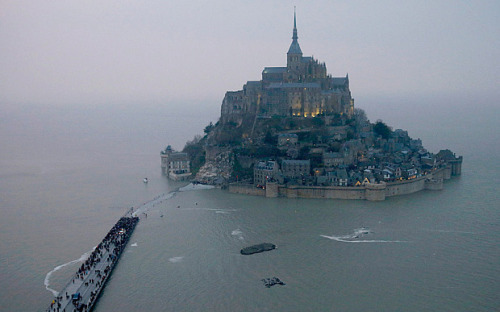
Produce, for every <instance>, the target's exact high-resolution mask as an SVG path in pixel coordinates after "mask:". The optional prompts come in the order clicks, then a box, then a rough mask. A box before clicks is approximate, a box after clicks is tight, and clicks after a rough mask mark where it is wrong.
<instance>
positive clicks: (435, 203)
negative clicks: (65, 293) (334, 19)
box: [0, 100, 500, 311]
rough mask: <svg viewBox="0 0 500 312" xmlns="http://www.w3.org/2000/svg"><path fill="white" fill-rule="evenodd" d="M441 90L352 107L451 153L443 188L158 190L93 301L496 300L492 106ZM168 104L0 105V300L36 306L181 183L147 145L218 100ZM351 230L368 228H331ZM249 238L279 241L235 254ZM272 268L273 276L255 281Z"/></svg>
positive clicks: (202, 304)
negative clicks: (263, 192)
mask: <svg viewBox="0 0 500 312" xmlns="http://www.w3.org/2000/svg"><path fill="white" fill-rule="evenodd" d="M358 103H359V100H358ZM439 103H440V105H436V103H432V102H425V104H422V105H419V106H418V107H417V106H416V105H411V107H412V110H409V111H408V112H406V113H405V112H400V111H398V110H397V109H395V108H397V106H396V105H395V103H391V102H390V101H385V102H384V106H382V105H376V104H377V103H374V104H373V106H372V107H364V108H365V109H366V111H367V113H368V116H369V117H370V119H371V120H375V119H378V118H382V119H383V120H384V121H386V122H387V123H388V124H390V125H393V126H394V127H395V128H404V129H408V130H409V133H410V135H411V136H412V137H420V138H422V139H423V142H424V146H426V147H428V148H429V149H430V150H431V151H433V152H437V151H438V149H439V148H440V147H443V148H450V149H452V150H453V151H455V152H457V154H460V155H463V156H464V157H465V163H464V166H463V174H462V176H461V177H460V178H458V179H454V180H452V181H449V182H448V183H446V184H445V189H444V190H443V191H441V192H421V193H418V194H414V195H411V196H401V197H396V198H390V199H389V200H386V201H384V202H380V203H372V202H366V201H338V200H336V201H328V200H301V199H293V200H292V199H266V198H259V197H246V196H241V195H234V194H228V193H226V192H224V191H221V190H200V191H186V192H175V193H172V194H173V195H171V197H170V198H169V199H167V200H165V201H163V202H162V203H161V204H157V205H155V206H154V207H152V206H149V211H148V217H147V218H144V217H143V218H142V220H141V222H140V223H139V225H138V227H137V229H136V231H135V233H134V235H133V236H132V238H131V245H129V246H128V247H127V249H126V253H125V254H124V255H123V257H122V259H121V261H120V263H119V264H118V266H117V268H116V269H115V271H114V273H113V276H112V278H111V280H110V282H109V283H108V285H107V286H106V289H105V291H104V294H103V296H102V297H101V299H100V301H99V303H98V305H97V306H96V311H117V310H122V311H236V310H238V311H360V310H366V311H495V310H499V309H500V302H499V299H498V295H497V294H498V293H500V285H499V278H500V262H499V261H498V259H500V244H499V241H500V234H499V228H500V213H499V211H498V200H499V196H498V191H499V189H498V185H499V184H498V183H499V182H500V181H499V179H498V174H499V173H500V168H499V164H498V161H496V157H497V155H499V154H500V149H499V147H498V145H497V142H500V138H499V135H498V132H499V130H500V129H499V126H498V122H497V120H496V116H498V115H499V109H498V108H497V107H496V106H497V105H493V104H491V105H489V106H486V109H483V110H478V109H477V108H475V109H468V108H467V106H466V105H464V104H463V103H458V104H457V102H454V103H445V104H443V103H442V101H440V102H439ZM452 104H453V105H458V108H459V109H454V110H453V111H452V110H451V109H450V108H451V107H452V106H451V105H452ZM181 107H182V106H179V108H178V109H177V111H179V112H182V111H184V108H181ZM172 111H176V110H172V109H168V110H167V109H164V108H161V107H154V106H149V107H134V106H127V107H117V106H114V107H113V106H112V107H110V108H107V109H103V108H96V107H88V108H81V107H80V108H78V109H75V108H55V107H51V108H49V109H41V108H28V107H15V108H12V107H11V108H9V107H7V108H2V109H1V114H2V116H3V117H2V118H4V120H5V122H2V123H0V140H1V143H2V149H1V150H0V209H1V213H2V216H1V218H0V238H1V239H0V286H1V289H2V292H1V293H0V310H2V311H43V310H44V309H45V308H46V307H47V306H48V304H49V303H50V301H51V299H52V293H51V291H49V290H47V289H46V288H49V289H55V290H60V288H61V287H62V286H63V285H64V284H65V283H66V282H67V280H68V279H69V276H71V274H73V272H74V271H75V270H76V268H77V266H78V262H75V263H72V264H71V263H70V262H71V261H73V260H76V259H79V258H80V257H81V256H82V255H83V254H84V253H86V252H88V251H89V250H91V248H92V247H93V246H95V245H97V244H98V243H99V242H100V240H101V239H102V238H103V237H104V235H105V234H106V233H107V231H108V230H109V229H110V228H111V226H112V225H113V224H114V223H115V222H116V220H117V219H118V218H119V216H120V215H121V214H123V212H124V211H125V210H126V208H129V207H131V206H138V205H140V204H141V203H144V202H146V201H148V200H150V199H152V198H154V197H156V196H158V195H161V194H169V193H170V192H172V191H173V190H175V189H176V188H178V187H179V186H181V185H182V184H175V183H172V182H169V181H167V180H166V179H165V178H164V177H163V176H162V175H161V171H160V168H159V162H160V161H159V150H160V149H162V148H164V146H165V145H166V144H173V145H174V147H176V148H181V147H182V146H183V143H184V142H185V141H186V140H189V139H191V138H192V136H193V135H194V134H196V133H201V132H202V129H203V127H204V126H205V125H206V124H208V122H209V121H210V120H212V121H215V118H216V117H217V114H218V108H217V107H215V108H214V109H205V111H201V112H199V113H197V115H196V116H189V115H187V114H185V115H183V114H182V113H179V114H172ZM191 111H192V110H191ZM197 111H199V110H197ZM207 116H211V117H207ZM415 120H419V121H421V122H419V123H416V122H415ZM144 177H148V178H149V181H150V182H149V183H148V184H147V185H146V184H144V183H142V179H143V178H144ZM179 206H180V208H177V207H179ZM162 215H163V217H161V216H162ZM361 228H365V229H367V231H368V232H369V233H368V234H364V235H362V236H361V237H360V238H359V239H345V238H347V237H352V236H354V233H355V232H356V231H359V229H361ZM343 240H344V241H343ZM345 240H349V241H353V242H345ZM260 242H272V243H275V244H276V245H277V246H278V248H277V249H276V250H274V251H271V252H267V253H263V254H258V255H252V256H241V255H240V254H239V250H240V249H241V248H242V247H245V246H248V245H251V244H255V243H260ZM56 268H58V269H57V270H55V269H56ZM49 272H51V274H50V275H49V276H48V278H47V274H48V273H49ZM273 276H277V277H279V278H280V279H281V280H282V281H284V282H285V283H286V285H285V286H274V287H272V288H270V289H268V288H266V287H264V286H263V283H262V282H261V279H263V278H268V277H273Z"/></svg>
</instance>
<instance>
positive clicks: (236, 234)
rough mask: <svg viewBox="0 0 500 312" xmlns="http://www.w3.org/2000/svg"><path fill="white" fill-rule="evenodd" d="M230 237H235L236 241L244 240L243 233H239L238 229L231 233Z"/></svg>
mask: <svg viewBox="0 0 500 312" xmlns="http://www.w3.org/2000/svg"><path fill="white" fill-rule="evenodd" d="M231 235H232V236H236V237H237V238H238V239H241V240H244V239H245V238H244V237H243V232H242V231H240V229H236V230H234V231H232V232H231Z"/></svg>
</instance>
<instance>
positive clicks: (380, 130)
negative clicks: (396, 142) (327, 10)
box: [373, 119, 392, 139]
mask: <svg viewBox="0 0 500 312" xmlns="http://www.w3.org/2000/svg"><path fill="white" fill-rule="evenodd" d="M373 132H375V134H377V135H380V136H381V137H382V138H384V139H388V138H389V137H390V136H391V134H392V129H391V128H390V127H389V126H388V125H386V124H385V123H384V122H383V121H382V120H380V119H379V120H377V122H376V123H375V125H374V126H373Z"/></svg>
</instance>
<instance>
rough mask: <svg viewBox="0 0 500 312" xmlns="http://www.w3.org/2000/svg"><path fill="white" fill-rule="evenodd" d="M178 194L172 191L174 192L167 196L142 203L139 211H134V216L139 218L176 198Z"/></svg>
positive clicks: (163, 195) (159, 196)
mask: <svg viewBox="0 0 500 312" xmlns="http://www.w3.org/2000/svg"><path fill="white" fill-rule="evenodd" d="M176 193H177V192H175V191H172V192H170V193H167V194H161V195H158V196H156V197H155V198H153V199H152V200H150V201H147V202H145V203H142V204H141V205H140V206H139V207H137V209H136V210H135V211H134V213H133V214H132V216H134V217H138V216H139V215H141V214H142V213H145V212H147V211H148V210H150V209H151V208H153V207H155V206H156V205H159V204H161V203H163V202H164V201H166V200H168V199H170V198H172V197H174V196H175V194H176Z"/></svg>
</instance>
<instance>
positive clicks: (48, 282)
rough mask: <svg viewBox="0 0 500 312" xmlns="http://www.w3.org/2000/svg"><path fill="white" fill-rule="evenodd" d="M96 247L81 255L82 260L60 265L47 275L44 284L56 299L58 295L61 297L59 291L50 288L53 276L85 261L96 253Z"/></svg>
mask: <svg viewBox="0 0 500 312" xmlns="http://www.w3.org/2000/svg"><path fill="white" fill-rule="evenodd" d="M96 247H97V246H96ZM96 247H94V248H92V250H90V251H87V252H86V253H84V254H83V255H81V256H80V258H78V259H76V260H72V261H70V262H66V263H64V264H61V265H58V266H56V267H55V268H54V269H53V270H52V271H50V272H49V273H47V275H45V280H44V281H43V283H44V284H45V289H47V290H48V291H50V292H51V293H52V294H53V295H54V297H56V296H57V295H59V292H58V291H56V290H55V289H52V288H50V278H51V277H52V274H54V273H55V272H57V271H59V270H60V269H62V268H64V267H67V266H68V265H72V264H73V263H77V262H83V261H85V260H86V259H87V258H88V257H89V256H90V254H91V253H92V252H93V251H94V249H95V248H96Z"/></svg>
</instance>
